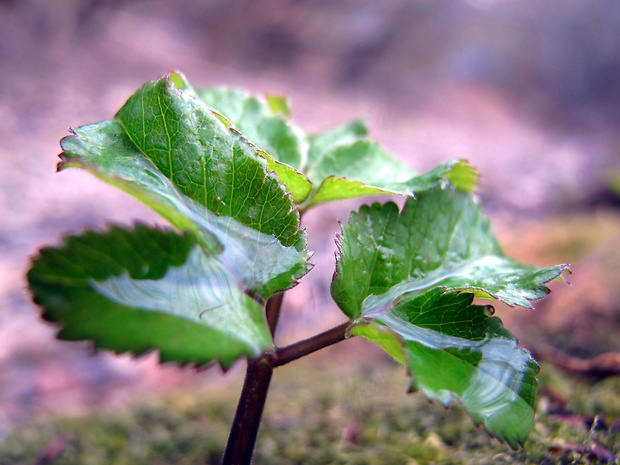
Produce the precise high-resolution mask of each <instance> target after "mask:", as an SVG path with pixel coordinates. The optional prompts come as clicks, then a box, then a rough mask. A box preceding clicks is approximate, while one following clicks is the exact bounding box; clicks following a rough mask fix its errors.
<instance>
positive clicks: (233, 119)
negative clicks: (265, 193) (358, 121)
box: [197, 88, 312, 203]
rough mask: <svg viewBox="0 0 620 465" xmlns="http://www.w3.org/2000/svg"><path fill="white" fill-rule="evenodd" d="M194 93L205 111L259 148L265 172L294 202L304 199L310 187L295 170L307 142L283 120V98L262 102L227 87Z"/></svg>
mask: <svg viewBox="0 0 620 465" xmlns="http://www.w3.org/2000/svg"><path fill="white" fill-rule="evenodd" d="M197 94H198V96H199V97H200V98H201V99H202V101H203V102H204V103H205V104H206V105H207V106H208V107H209V108H211V109H213V110H215V111H217V112H219V113H221V114H222V115H224V117H225V118H226V120H227V121H228V122H229V124H230V125H232V126H234V127H235V128H236V129H237V130H238V131H239V132H240V133H242V134H243V135H244V136H245V137H246V138H247V139H248V140H249V141H250V142H251V143H252V144H254V145H255V146H256V147H258V148H259V149H261V155H263V156H264V157H265V159H266V160H267V162H268V164H269V170H270V171H273V172H274V173H275V174H276V175H277V176H278V178H279V179H280V182H282V183H283V184H284V185H285V186H286V189H287V190H288V191H289V192H290V193H291V195H292V196H293V200H294V201H295V202H296V203H301V202H302V201H304V200H305V198H306V197H307V196H308V194H309V193H310V190H311V188H312V184H311V183H310V181H309V180H308V178H306V176H304V175H303V174H302V173H300V172H299V171H298V169H301V167H302V165H303V164H304V160H305V157H306V152H307V142H306V140H305V135H304V134H303V132H302V131H301V130H300V129H299V128H297V127H295V126H293V125H292V124H291V123H290V122H289V121H288V120H287V118H286V117H288V116H290V108H289V107H288V103H287V102H286V99H284V98H282V97H275V96H269V97H267V100H266V101H262V100H260V99H258V98H256V97H252V96H251V95H250V94H248V93H247V92H244V91H242V90H238V89H230V88H212V89H204V90H199V91H197Z"/></svg>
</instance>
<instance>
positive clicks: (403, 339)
mask: <svg viewBox="0 0 620 465" xmlns="http://www.w3.org/2000/svg"><path fill="white" fill-rule="evenodd" d="M472 299H473V295H472V294H456V293H446V292H445V291H444V290H442V289H437V288H436V289H432V290H429V291H428V292H425V293H424V294H421V295H415V296H413V297H408V298H405V299H403V300H402V301H400V302H398V303H397V304H395V306H394V307H393V308H391V309H389V310H386V311H383V312H380V313H376V314H373V315H369V316H368V317H365V318H362V319H360V320H359V321H358V322H357V323H356V324H357V326H354V327H353V328H352V329H351V330H350V332H351V334H358V335H361V336H364V337H366V338H367V339H369V340H370V341H373V342H375V343H377V344H379V345H380V346H381V347H383V348H384V349H386V351H387V352H388V353H390V354H391V355H393V356H394V357H395V358H396V359H397V360H399V361H400V362H401V363H403V364H405V365H406V366H407V368H408V370H409V373H410V374H411V377H412V382H411V389H412V390H413V391H418V390H421V391H422V392H424V394H425V395H426V396H427V397H428V398H429V399H433V400H438V401H439V402H441V403H442V404H443V405H446V406H448V405H450V404H451V402H452V398H453V397H456V398H457V399H458V400H459V401H460V402H461V404H462V405H463V406H464V407H465V408H466V409H467V411H468V412H469V414H470V415H471V417H472V419H473V421H474V422H475V423H477V424H482V425H484V427H485V428H486V429H487V431H488V432H489V433H490V434H492V435H494V436H496V437H497V438H498V439H500V440H502V441H505V442H507V443H508V444H510V445H511V446H512V447H517V446H518V445H520V444H523V442H524V441H525V439H526V438H527V435H528V433H529V431H530V429H531V427H532V424H533V421H534V413H535V397H536V391H537V388H538V383H537V381H536V379H535V376H536V374H537V373H538V366H537V365H536V363H535V362H534V361H533V360H532V358H531V356H530V354H529V352H527V351H526V350H523V349H520V348H519V347H518V346H517V341H516V339H515V338H514V336H513V335H512V334H510V333H509V332H508V331H507V330H505V329H504V328H503V327H502V324H501V321H500V320H499V318H497V317H491V316H489V315H488V313H487V310H486V307H485V306H480V305H471V303H472ZM388 334H391V336H390V337H391V338H392V340H391V341H389V345H386V340H389V339H388V337H387V335H388Z"/></svg>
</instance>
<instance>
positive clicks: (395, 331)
mask: <svg viewBox="0 0 620 465" xmlns="http://www.w3.org/2000/svg"><path fill="white" fill-rule="evenodd" d="M339 251H340V252H339V256H338V262H337V267H336V273H335V275H334V280H333V282H332V296H333V297H334V300H335V301H336V302H337V303H338V305H339V306H340V308H341V309H342V311H343V312H344V313H345V314H346V315H347V316H349V317H350V318H351V319H352V320H353V323H352V327H351V329H350V330H349V331H350V333H351V334H357V335H361V336H363V337H365V338H367V339H369V340H371V341H373V342H375V343H377V344H378V345H379V346H381V347H382V348H383V349H384V350H385V351H386V352H387V353H389V354H390V355H391V356H392V357H394V358H395V359H396V360H398V361H399V362H401V363H403V364H404V365H406V366H407V368H408V370H409V373H410V374H411V376H412V389H413V390H422V391H423V392H424V393H425V394H426V395H427V396H428V397H429V398H431V399H438V400H439V401H441V402H442V403H443V404H446V405H447V404H449V403H450V401H451V398H452V397H457V398H458V399H459V400H460V401H461V403H462V404H463V405H464V406H465V408H467V410H468V411H469V413H470V414H471V416H472V418H473V419H474V421H475V422H477V423H482V424H484V425H485V427H486V428H487V430H488V431H489V432H490V433H491V434H493V435H495V436H497V437H498V438H500V439H501V440H504V441H506V442H508V443H509V444H510V445H512V446H513V447H516V446H517V445H518V444H520V443H522V442H523V441H524V440H525V438H526V436H527V434H528V432H529V430H530V428H531V425H532V421H533V417H534V398H535V393H536V386H537V384H536V380H535V378H534V376H535V374H536V373H537V370H538V368H537V366H536V364H535V363H534V362H533V360H532V359H531V356H530V354H529V353H528V352H527V351H525V350H523V349H520V348H519V347H518V346H517V341H516V340H515V338H514V336H512V335H511V334H510V333H509V332H508V331H507V330H505V329H504V328H503V327H502V325H501V321H500V320H499V319H498V318H496V317H491V316H490V313H491V312H490V311H489V308H488V307H487V306H478V305H472V300H473V298H474V296H476V297H485V298H492V299H498V300H502V301H503V302H505V303H507V304H509V305H523V306H530V305H531V301H532V300H535V299H539V298H541V297H543V296H544V295H546V293H547V292H548V288H547V287H546V286H545V283H547V282H548V281H550V280H552V279H555V278H558V277H560V275H561V274H562V272H563V271H564V270H565V269H566V267H565V266H564V265H559V266H555V267H550V268H546V269H543V270H538V269H536V268H534V267H529V266H525V265H522V264H520V263H518V262H516V261H514V260H511V259H508V258H506V257H505V256H504V255H503V253H502V251H501V249H500V247H499V245H498V243H497V241H496V240H495V238H494V236H493V235H492V233H491V230H490V225H489V222H488V220H487V219H486V217H485V216H484V215H483V214H482V213H481V211H480V208H479V206H478V205H477V204H476V202H475V201H474V199H473V198H472V196H471V195H469V194H468V193H467V192H464V191H462V190H459V189H457V188H455V187H454V186H450V185H448V186H445V187H439V188H434V189H431V190H428V191H426V192H422V193H420V194H418V197H417V199H413V198H409V199H407V201H406V202H405V205H404V207H403V209H402V211H399V208H398V206H397V205H396V204H394V203H393V202H388V203H386V204H379V203H375V204H373V205H372V206H363V207H362V208H361V209H360V210H359V212H358V213H353V214H352V215H351V218H350V221H349V224H343V225H342V236H341V237H340V238H339Z"/></svg>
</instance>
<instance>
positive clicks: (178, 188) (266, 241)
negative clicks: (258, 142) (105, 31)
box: [59, 75, 309, 298]
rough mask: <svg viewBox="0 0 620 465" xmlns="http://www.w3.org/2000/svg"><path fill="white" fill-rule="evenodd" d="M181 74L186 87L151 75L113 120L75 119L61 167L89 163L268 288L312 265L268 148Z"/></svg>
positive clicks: (257, 288)
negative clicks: (82, 122) (225, 117)
mask: <svg viewBox="0 0 620 465" xmlns="http://www.w3.org/2000/svg"><path fill="white" fill-rule="evenodd" d="M179 76H180V75H174V78H175V80H176V81H177V82H181V83H183V88H184V89H186V90H182V89H179V88H177V87H176V86H175V85H174V83H173V81H172V79H171V78H168V77H166V78H163V79H161V80H159V81H157V82H149V83H147V84H145V85H144V86H143V87H142V88H141V89H140V90H138V91H137V92H136V93H135V94H134V95H133V96H132V97H130V99H129V100H128V101H127V103H126V104H125V105H124V106H123V107H122V108H121V109H120V110H119V112H118V113H117V115H116V117H115V118H114V119H113V120H110V121H105V122H103V123H99V124H92V125H88V126H82V127H80V128H77V129H75V130H74V135H73V136H69V137H66V138H65V139H63V141H62V143H61V144H62V147H63V149H64V152H63V154H62V159H63V161H62V162H61V164H60V165H59V169H64V168H67V167H79V168H83V169H86V170H88V171H90V172H91V173H93V174H94V175H96V176H97V177H99V178H100V179H103V180H104V181H106V182H109V183H111V184H113V185H115V186H117V187H120V188H121V189H123V190H125V191H127V192H129V193H130V194H132V195H134V196H135V197H136V198H138V199H139V200H141V201H142V202H144V203H145V204H147V205H148V206H150V207H152V208H153V209H154V210H155V211H157V212H158V213H159V214H161V215H162V216H163V217H164V218H166V219H167V220H168V221H170V223H172V224H173V225H174V226H176V227H177V228H179V229H181V230H186V229H187V230H191V231H193V232H194V233H195V234H196V236H197V237H198V238H199V241H200V242H201V244H202V245H203V247H205V248H207V249H208V250H209V251H210V252H211V253H213V254H219V260H220V261H221V262H222V263H224V264H225V265H226V266H227V267H228V268H229V269H233V270H236V272H237V273H239V274H240V276H241V279H242V280H243V282H244V283H245V285H246V286H247V287H248V288H249V289H250V290H252V292H254V293H256V294H258V295H260V296H261V297H263V298H268V297H269V296H270V295H272V294H273V293H274V292H277V291H279V290H283V289H287V288H289V287H291V286H292V285H294V283H295V282H296V279H298V278H299V277H300V276H302V275H303V274H305V273H306V272H307V270H308V264H307V263H306V260H307V258H308V256H309V254H308V253H307V252H305V251H304V247H305V236H304V233H303V231H301V230H300V229H299V214H298V212H297V211H296V210H295V209H294V207H293V202H292V199H291V198H290V196H289V195H287V194H286V192H285V191H284V190H283V189H282V187H281V185H280V181H279V180H278V179H277V177H276V176H274V175H272V174H269V173H268V167H267V165H268V163H267V161H266V160H265V158H264V157H262V156H261V155H260V154H259V153H257V150H256V148H255V147H253V146H252V145H251V144H249V143H248V142H247V141H246V140H245V138H244V137H243V136H241V135H240V134H239V133H238V132H236V131H232V130H230V129H229V128H228V127H226V126H225V125H224V124H223V123H222V122H221V121H220V119H219V118H218V117H217V116H216V115H215V114H214V113H213V112H212V111H211V110H209V109H208V108H207V107H206V106H205V105H204V103H202V102H201V101H200V100H199V99H197V98H196V97H195V94H194V91H193V89H191V87H190V86H189V84H188V83H186V81H183V80H182V77H179ZM180 79H181V80H180Z"/></svg>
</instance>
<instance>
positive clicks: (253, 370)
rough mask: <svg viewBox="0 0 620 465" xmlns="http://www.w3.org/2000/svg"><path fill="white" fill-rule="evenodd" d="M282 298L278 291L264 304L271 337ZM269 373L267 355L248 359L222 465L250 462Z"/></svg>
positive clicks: (276, 322)
mask: <svg viewBox="0 0 620 465" xmlns="http://www.w3.org/2000/svg"><path fill="white" fill-rule="evenodd" d="M283 298H284V293H283V292H281V293H278V294H276V295H274V296H272V297H271V298H270V299H269V300H268V301H267V304H266V306H265V312H266V315H267V323H268V324H269V329H270V330H271V334H272V336H273V335H274V334H275V332H276V327H277V326H278V319H279V318H280V309H281V308H282V301H283ZM272 375H273V367H272V366H271V364H270V363H269V357H268V356H267V355H263V356H261V357H260V358H257V359H253V360H248V367H247V369H246V373H245V381H244V383H243V389H242V390H241V396H240V398H239V403H238V404H237V412H236V413H235V418H234V419H233V424H232V427H231V429H230V435H229V436H228V444H227V445H226V451H225V452H224V458H223V459H222V465H250V463H251V462H252V455H254V447H255V445H256V437H257V436H258V430H259V428H260V422H261V418H262V416H263V410H264V408H265V403H266V402H267V393H268V392H269V384H270V383H271V376H272Z"/></svg>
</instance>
